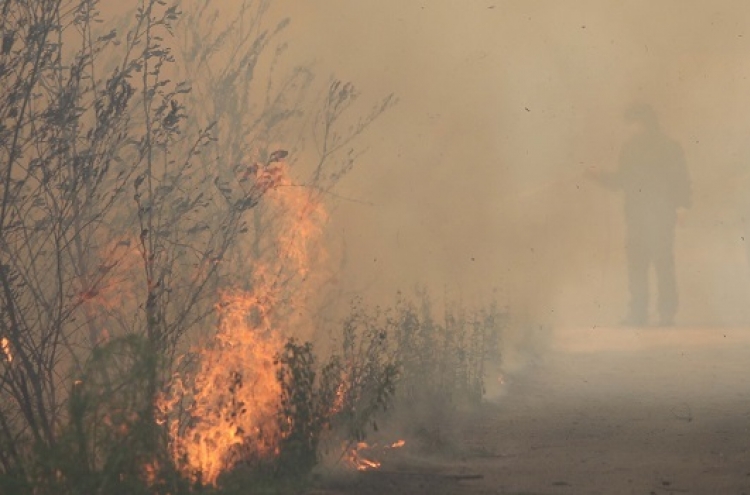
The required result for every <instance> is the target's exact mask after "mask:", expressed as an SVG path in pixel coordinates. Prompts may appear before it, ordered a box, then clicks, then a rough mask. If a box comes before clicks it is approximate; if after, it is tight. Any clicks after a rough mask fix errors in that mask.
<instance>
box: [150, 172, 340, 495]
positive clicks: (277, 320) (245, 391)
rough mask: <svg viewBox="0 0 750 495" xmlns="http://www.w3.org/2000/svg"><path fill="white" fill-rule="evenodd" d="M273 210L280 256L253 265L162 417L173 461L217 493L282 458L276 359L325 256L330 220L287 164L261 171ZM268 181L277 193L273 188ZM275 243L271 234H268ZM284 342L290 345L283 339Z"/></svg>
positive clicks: (225, 301)
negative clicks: (251, 466) (236, 471)
mask: <svg viewBox="0 0 750 495" xmlns="http://www.w3.org/2000/svg"><path fill="white" fill-rule="evenodd" d="M255 170H256V173H257V174H258V177H257V178H256V179H257V182H259V183H263V184H264V188H267V192H266V193H265V196H264V201H265V202H266V204H267V205H268V206H269V207H270V208H272V209H273V210H275V211H276V212H278V214H277V216H276V218H275V220H274V229H273V234H274V235H275V238H274V249H273V250H272V254H271V255H269V256H268V258H270V259H267V260H252V263H253V270H252V274H251V277H250V281H249V282H250V283H249V286H250V287H251V289H250V290H244V291H241V290H228V291H225V292H223V293H222V294H221V296H220V301H219V303H218V304H217V306H216V310H217V312H218V314H219V325H218V329H217V332H216V335H215V336H214V337H213V339H212V341H211V342H209V343H208V345H206V346H205V347H203V348H202V349H199V350H197V351H195V352H197V354H198V359H199V361H198V363H197V365H196V366H195V367H194V371H193V372H192V375H191V376H174V377H173V379H172V382H171V385H170V387H169V391H168V393H166V394H164V396H162V397H161V398H160V399H159V401H158V403H157V407H158V409H159V411H160V414H161V418H162V421H163V422H166V423H167V428H168V431H169V434H170V447H171V453H172V456H173V459H174V461H175V463H176V464H177V467H178V469H180V471H181V472H182V474H183V475H184V476H186V477H189V478H190V479H192V480H193V481H199V482H201V483H208V484H214V485H215V484H216V481H217V479H218V477H219V475H220V474H221V473H223V472H226V471H227V470H230V469H232V468H233V467H234V466H235V465H236V464H237V463H239V462H240V461H242V462H248V461H251V462H252V461H255V460H258V461H260V460H264V459H269V458H273V457H274V456H276V455H278V454H279V445H280V442H281V440H282V432H281V431H280V428H279V421H278V420H279V414H280V411H281V404H280V399H281V385H280V383H279V381H278V379H277V374H276V372H277V366H276V363H275V358H276V356H277V355H278V354H279V352H280V351H281V350H282V349H283V345H284V342H285V338H286V337H288V336H289V335H288V333H289V332H290V330H289V329H297V328H300V327H301V326H303V325H304V324H305V322H302V321H299V319H300V318H301V316H300V315H301V314H302V313H303V312H301V311H290V309H295V308H294V305H299V304H302V302H303V301H304V300H305V297H306V293H307V292H309V291H308V290H307V289H306V288H305V287H304V283H303V282H304V281H307V283H308V284H309V282H310V280H309V277H308V273H309V271H310V264H311V261H313V260H314V259H315V257H314V254H315V250H316V249H317V248H318V246H319V239H320V236H321V233H322V224H323V222H324V221H325V218H326V215H325V211H324V209H323V207H322V205H321V204H320V202H319V201H318V200H317V199H316V198H315V197H314V196H313V195H311V193H310V190H308V189H306V188H303V187H295V186H294V184H293V183H292V181H291V179H290V177H289V174H288V170H287V166H286V164H285V163H283V162H277V163H273V164H272V165H270V166H266V167H257V168H256V169H255ZM268 181H270V183H269V182H268ZM269 234H270V232H269ZM285 334H287V335H285Z"/></svg>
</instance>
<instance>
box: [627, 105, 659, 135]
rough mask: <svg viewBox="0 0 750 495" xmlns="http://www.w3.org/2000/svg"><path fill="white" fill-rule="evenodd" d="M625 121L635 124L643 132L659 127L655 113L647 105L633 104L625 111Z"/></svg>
mask: <svg viewBox="0 0 750 495" xmlns="http://www.w3.org/2000/svg"><path fill="white" fill-rule="evenodd" d="M624 117H625V121H626V122H629V123H632V124H636V125H638V126H639V127H642V128H643V129H644V130H654V129H657V128H658V127H659V118H658V117H657V116H656V111H654V108H653V107H652V106H651V105H649V104H648V103H634V104H633V105H630V106H629V107H628V109H627V110H625V115H624Z"/></svg>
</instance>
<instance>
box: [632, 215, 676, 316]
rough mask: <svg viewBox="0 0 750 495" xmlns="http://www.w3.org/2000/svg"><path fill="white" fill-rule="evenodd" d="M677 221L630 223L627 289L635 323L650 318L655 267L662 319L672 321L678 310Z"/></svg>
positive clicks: (658, 306) (659, 309) (658, 307)
mask: <svg viewBox="0 0 750 495" xmlns="http://www.w3.org/2000/svg"><path fill="white" fill-rule="evenodd" d="M674 230H675V229H674V224H673V223H670V224H668V225H658V224H654V223H649V222H639V223H638V224H631V225H628V245H627V254H628V288H629V289H630V313H629V315H628V320H629V322H631V323H634V324H644V323H646V322H647V321H648V303H649V284H648V275H649V271H650V268H651V267H652V266H653V267H654V271H655V273H656V286H657V289H658V291H659V298H658V301H657V309H658V311H659V316H660V318H661V322H662V323H664V324H671V323H672V322H673V321H674V317H675V314H676V313H677V303H678V300H677V280H676V276H675V264H674Z"/></svg>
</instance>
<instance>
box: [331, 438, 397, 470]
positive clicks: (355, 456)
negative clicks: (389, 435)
mask: <svg viewBox="0 0 750 495" xmlns="http://www.w3.org/2000/svg"><path fill="white" fill-rule="evenodd" d="M404 445H406V440H397V441H395V442H393V443H392V444H390V445H386V446H383V447H378V444H372V445H370V444H368V443H367V442H358V443H357V444H356V445H355V446H354V447H353V448H350V449H349V451H348V452H345V454H346V456H345V459H346V464H347V465H348V466H350V467H352V468H354V469H356V470H357V471H369V470H371V469H379V468H380V467H381V466H382V462H380V461H379V460H377V459H376V458H377V457H382V456H383V455H384V454H385V452H386V451H388V450H390V449H399V448H401V447H403V446H404Z"/></svg>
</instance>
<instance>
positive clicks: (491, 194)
mask: <svg viewBox="0 0 750 495" xmlns="http://www.w3.org/2000/svg"><path fill="white" fill-rule="evenodd" d="M274 10H275V12H277V13H279V14H285V15H289V16H290V17H291V18H292V25H291V27H290V30H289V31H288V33H287V36H288V40H289V45H290V46H289V48H290V58H291V59H293V60H295V61H304V60H310V61H314V62H315V68H316V71H317V72H318V73H319V74H321V75H323V76H324V77H325V76H326V75H327V74H329V73H331V74H333V73H335V74H336V76H337V77H340V78H342V79H344V80H351V81H352V82H354V83H355V84H356V85H357V86H358V87H359V88H360V89H361V90H362V92H363V93H364V96H365V97H367V98H372V99H373V100H374V99H376V98H378V97H379V96H383V95H385V94H387V93H389V92H395V93H396V94H397V95H398V97H399V100H400V102H399V104H398V106H397V107H395V108H394V109H392V110H391V111H389V112H388V113H387V114H386V115H385V116H384V117H383V118H382V119H381V120H380V121H379V122H378V123H377V124H376V125H375V126H374V127H373V128H372V129H371V130H370V131H369V132H368V133H367V135H366V136H365V137H364V139H363V140H361V141H359V143H358V144H359V145H360V146H361V147H364V148H367V152H366V154H365V155H363V157H362V158H361V159H360V160H359V162H358V164H357V165H356V167H355V169H354V170H353V172H352V173H351V174H350V175H349V176H348V177H347V178H346V179H345V180H344V181H343V182H342V183H341V184H340V187H339V188H338V189H337V192H338V193H339V194H341V195H342V196H346V197H349V198H354V199H356V200H357V201H356V202H355V201H346V200H334V204H335V206H334V211H333V213H332V221H331V231H332V232H333V233H334V236H333V237H332V242H331V244H332V245H331V250H332V251H333V252H335V253H342V252H343V253H344V254H345V260H344V265H343V267H344V271H343V274H342V276H341V277H340V278H339V283H340V284H341V287H342V288H344V289H345V290H346V291H360V292H364V294H365V295H366V296H367V297H369V298H371V299H372V300H375V301H379V300H389V299H390V298H391V297H392V295H393V294H394V292H395V290H396V289H398V288H401V289H407V290H409V289H410V288H411V287H413V286H414V285H415V284H421V285H426V286H427V287H428V288H430V289H431V290H432V292H433V293H435V294H436V295H438V296H440V295H442V294H443V293H445V292H447V293H448V294H450V295H452V296H453V297H462V298H463V299H465V300H469V299H473V298H481V299H483V300H487V299H489V298H490V297H491V296H492V291H493V290H496V291H497V292H496V295H497V297H498V299H499V301H500V302H501V303H503V304H507V305H508V306H509V307H510V309H511V311H512V312H513V313H514V314H515V315H516V316H518V317H521V318H525V319H529V320H530V321H533V322H540V323H556V324H563V325H588V326H595V325H611V324H615V323H617V322H618V321H619V320H620V319H621V318H622V317H623V316H624V313H625V311H626V309H627V306H626V305H627V290H626V284H627V280H626V271H625V270H626V264H625V249H624V235H625V233H624V221H623V215H622V198H621V197H620V195H618V194H616V193H612V192H609V191H607V190H604V189H602V188H600V187H599V186H598V185H596V184H594V183H592V182H591V181H590V180H588V179H587V178H586V177H585V176H584V171H585V170H586V169H587V168H589V167H598V168H599V169H602V170H612V169H614V168H615V167H616V166H617V159H618V154H619V152H620V147H621V145H622V144H623V142H624V141H625V140H626V139H627V138H628V136H629V135H630V132H631V131H629V130H628V128H627V127H626V123H625V122H624V120H623V118H622V116H623V112H624V110H625V109H626V108H627V107H628V106H629V105H631V104H632V103H633V102H634V101H645V102H648V103H650V104H651V105H652V106H653V107H654V108H655V109H656V111H657V112H658V114H659V117H660V121H661V123H662V127H663V128H664V130H665V131H666V133H667V134H669V135H670V136H671V137H673V138H674V139H676V140H677V141H679V142H680V143H681V144H682V146H683V148H684V151H685V155H686V159H687V165H688V168H689V171H690V175H691V179H692V190H693V207H692V209H691V210H689V211H688V212H687V214H686V216H685V217H684V219H683V221H682V223H681V225H679V226H678V228H677V238H676V261H677V271H678V284H679V293H680V308H679V312H678V315H677V322H678V324H681V325H701V324H714V325H715V324H727V325H737V324H740V323H743V322H746V321H747V320H748V319H749V318H748V317H749V316H750V311H748V307H747V306H748V305H747V301H748V298H749V297H750V270H749V269H748V261H747V257H746V249H747V248H746V246H747V243H748V242H750V239H746V240H743V237H747V236H746V235H745V230H744V229H745V222H747V221H748V220H749V219H748V216H750V206H748V205H750V201H748V200H746V199H745V198H746V197H748V193H750V180H749V179H748V177H747V175H748V172H747V170H748V162H749V161H750V143H748V140H747V136H748V132H749V131H750V81H748V75H750V30H748V29H747V26H748V21H749V20H750V19H749V17H750V5H748V4H747V2H744V1H716V2H704V1H700V0H693V1H684V0H682V1H659V2H653V1H651V0H644V1H630V2H620V1H600V0H596V1H581V0H576V1H568V2H541V1H529V0H522V1H520V0H519V1H495V0H486V1H473V0H471V1H470V0H461V1H459V0H452V1H448V0H431V1H412V0H408V1H405V0H378V1H369V0H367V1H365V0H363V1H357V2H352V1H350V0H319V1H316V2H293V1H285V2H277V3H276V4H275V7H274Z"/></svg>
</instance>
